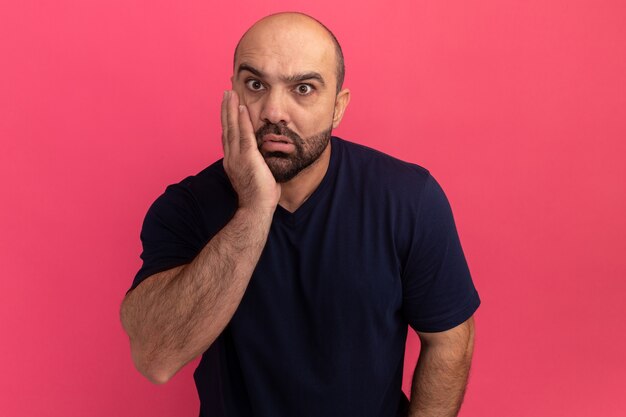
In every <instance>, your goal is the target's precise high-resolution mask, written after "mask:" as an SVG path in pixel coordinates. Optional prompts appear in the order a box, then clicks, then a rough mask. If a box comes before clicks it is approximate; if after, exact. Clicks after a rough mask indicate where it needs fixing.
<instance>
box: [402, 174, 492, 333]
mask: <svg viewBox="0 0 626 417" xmlns="http://www.w3.org/2000/svg"><path fill="white" fill-rule="evenodd" d="M412 229H413V232H412V233H413V237H412V239H411V245H410V249H409V254H408V259H407V262H406V265H405V268H404V270H403V274H402V280H403V284H402V285H403V307H402V309H403V314H404V316H405V319H406V320H407V322H408V323H409V325H410V326H411V327H413V329H415V330H416V331H423V332H440V331H445V330H449V329H451V328H453V327H455V326H457V325H459V324H461V323H463V322H464V321H465V320H467V319H468V318H470V317H471V316H472V314H473V313H474V311H476V309H477V308H478V306H479V305H480V298H479V296H478V293H477V291H476V289H475V287H474V284H473V282H472V277H471V275H470V272H469V268H468V266H467V262H466V260H465V256H464V254H463V249H462V248H461V243H460V240H459V236H458V233H457V230H456V226H455V223H454V218H453V216H452V210H451V208H450V204H449V203H448V199H447V198H446V196H445V194H444V192H443V190H442V189H441V187H440V186H439V184H438V183H437V182H436V181H435V179H434V178H433V177H432V176H430V175H429V176H428V178H427V180H426V183H425V185H424V189H423V192H422V195H421V197H420V200H419V206H418V213H417V217H416V222H415V223H414V225H413V227H412Z"/></svg>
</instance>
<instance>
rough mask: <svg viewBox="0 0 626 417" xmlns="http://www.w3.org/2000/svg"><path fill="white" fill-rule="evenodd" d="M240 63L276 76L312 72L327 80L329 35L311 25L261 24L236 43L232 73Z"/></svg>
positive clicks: (332, 60) (331, 53)
mask: <svg viewBox="0 0 626 417" xmlns="http://www.w3.org/2000/svg"><path fill="white" fill-rule="evenodd" d="M242 63H246V64H249V65H251V66H253V67H254V68H257V69H259V70H261V71H262V72H263V73H266V74H268V75H276V76H278V75H292V74H296V73H301V72H308V71H315V72H318V73H320V74H322V75H323V76H324V78H328V81H331V80H332V79H334V77H333V76H332V74H334V71H335V68H336V56H335V49H334V44H333V42H332V40H331V38H330V35H328V33H327V32H326V31H325V30H324V29H323V28H321V27H316V25H315V24H313V23H311V22H306V21H304V22H303V21H299V22H295V23H294V22H293V21H292V22H285V21H284V20H283V21H273V22H263V21H261V22H259V23H257V24H256V25H255V26H253V27H252V28H251V29H250V30H249V31H248V32H246V34H245V35H244V36H243V38H242V39H241V41H240V43H239V46H238V48H237V55H236V57H235V71H237V68H238V67H239V65H240V64H242Z"/></svg>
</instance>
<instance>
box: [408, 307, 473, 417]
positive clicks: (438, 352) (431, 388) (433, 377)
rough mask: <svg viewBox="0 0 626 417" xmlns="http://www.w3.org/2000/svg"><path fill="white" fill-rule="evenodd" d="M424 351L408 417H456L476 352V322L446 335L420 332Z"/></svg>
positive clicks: (457, 328)
mask: <svg viewBox="0 0 626 417" xmlns="http://www.w3.org/2000/svg"><path fill="white" fill-rule="evenodd" d="M418 336H419V338H420V341H421V345H422V346H421V350H420V355H419V359H418V361H417V366H416V367H415V373H414V375H413V384H412V387H411V403H410V406H409V417H455V416H456V415H457V414H458V412H459V409H460V408H461V403H462V402H463V395H464V393H465V387H466V385H467V378H468V375H469V370H470V364H471V361H472V354H473V351H474V319H473V317H470V318H469V319H468V320H466V321H465V322H464V323H462V324H460V325H458V326H456V327H454V328H452V329H450V330H446V331H443V332H437V333H426V332H418Z"/></svg>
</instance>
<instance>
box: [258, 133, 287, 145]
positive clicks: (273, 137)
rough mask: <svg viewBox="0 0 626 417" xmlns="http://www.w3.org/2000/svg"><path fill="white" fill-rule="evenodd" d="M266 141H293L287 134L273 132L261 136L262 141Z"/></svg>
mask: <svg viewBox="0 0 626 417" xmlns="http://www.w3.org/2000/svg"><path fill="white" fill-rule="evenodd" d="M266 142H274V143H286V144H293V141H292V140H291V139H289V138H288V137H287V136H281V135H274V134H273V133H268V134H267V135H265V136H263V143H266Z"/></svg>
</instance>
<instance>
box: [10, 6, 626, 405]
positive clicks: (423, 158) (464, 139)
mask: <svg viewBox="0 0 626 417" xmlns="http://www.w3.org/2000/svg"><path fill="white" fill-rule="evenodd" d="M314 3H315V2H311V1H306V2H305V1H278V0H276V1H267V2H265V3H264V4H258V3H257V2H252V1H233V2H220V3H217V2H215V4H211V2H208V1H185V2H175V1H155V0H124V1H120V0H106V1H105V0H93V1H71V0H54V1H52V0H50V1H33V0H19V1H11V2H10V1H6V2H2V5H0V57H1V58H0V59H1V65H0V115H1V116H0V138H1V144H2V148H1V151H0V181H1V184H0V185H1V189H0V190H1V193H0V196H1V197H0V198H1V204H0V233H1V236H2V237H1V238H0V257H1V258H0V259H1V264H0V274H2V277H1V279H0V335H2V340H1V342H0V415H2V416H55V417H56V416H59V417H60V416H64V417H67V416H102V417H104V416H122V417H123V416H138V415H142V416H143V415H146V416H147V415H149V416H153V417H158V416H196V415H197V409H198V400H197V397H196V392H195V388H194V385H193V381H192V379H191V373H192V368H193V367H188V368H187V369H185V370H183V371H182V372H181V373H180V374H178V375H177V376H176V377H175V378H174V379H173V380H172V381H171V382H170V383H168V384H166V385H164V386H154V385H151V384H150V383H149V382H148V381H147V380H145V379H144V378H143V377H141V376H140V375H139V374H138V373H137V372H136V371H135V370H134V368H133V366H132V363H131V359H130V354H129V348H128V341H127V339H126V337H125V335H124V333H123V331H122V329H121V326H120V324H119V319H118V308H119V305H120V301H121V299H122V297H123V295H124V293H125V291H126V289H127V288H128V287H129V285H130V283H131V280H132V277H133V275H134V273H135V272H136V270H137V269H138V267H139V265H140V260H139V252H140V249H141V248H140V242H139V231H140V227H141V222H142V219H143V216H144V214H145V211H146V210H147V208H148V206H149V204H150V203H151V202H152V201H153V200H154V199H155V198H156V197H157V196H158V195H159V194H160V193H161V192H162V191H163V190H164V188H165V186H166V185H167V184H169V183H173V182H177V181H179V180H180V179H182V178H183V177H185V176H186V175H188V174H192V173H195V172H197V171H199V170H200V169H201V168H203V167H204V166H206V165H207V164H209V163H210V162H212V161H214V160H215V159H217V158H219V157H221V149H220V139H219V134H220V127H219V103H220V98H221V95H222V91H223V90H224V89H226V88H228V87H229V82H228V78H229V76H230V74H231V65H232V51H233V48H234V46H235V44H236V42H237V40H238V38H239V36H240V35H241V34H242V32H243V31H244V30H245V29H246V28H247V27H248V26H249V25H250V24H251V23H253V22H254V21H255V20H256V19H257V18H259V17H261V16H263V15H266V14H268V13H271V12H275V11H280V10H285V9H291V10H294V9H295V10H301V11H305V12H309V13H311V14H313V15H314V16H317V17H318V18H319V19H321V20H322V21H323V22H325V23H326V24H327V25H328V26H329V27H330V28H331V29H333V30H334V31H335V33H336V35H337V36H338V38H339V39H340V41H341V42H342V44H343V47H344V51H345V56H346V63H347V77H346V86H348V87H349V88H351V90H352V103H351V105H350V107H349V108H348V111H347V114H346V117H345V119H344V123H343V125H342V126H341V127H340V128H339V129H338V130H337V131H336V134H338V135H339V136H342V137H345V138H347V139H351V140H354V141H357V142H361V143H363V144H366V145H370V146H373V147H376V148H378V149H380V150H382V151H385V152H387V153H389V154H392V155H395V156H398V157H401V158H403V159H405V160H409V161H412V162H416V163H419V164H421V165H423V166H425V167H427V168H429V169H430V170H431V171H432V172H433V173H434V175H435V176H436V177H437V178H438V179H439V181H440V182H441V183H442V185H443V186H444V188H445V190H446V191H447V193H448V196H449V199H450V201H451V203H452V206H453V209H454V212H455V215H456V219H457V224H458V229H459V232H460V235H461V239H462V242H463V245H464V248H465V251H466V255H467V258H468V260H469V263H470V267H471V270H472V272H473V276H474V279H475V283H476V286H477V287H478V289H479V291H480V294H481V297H482V300H483V305H482V307H481V308H480V310H479V312H478V313H477V339H476V353H475V360H474V365H473V374H472V377H471V381H470V385H469V388H468V394H467V398H466V402H465V405H464V408H463V410H462V412H461V416H463V417H470V416H483V417H484V416H507V417H516V416H520V417H527V416H568V417H578V416H604V417H617V416H620V417H621V416H624V415H626V396H625V395H624V392H625V388H626V387H625V386H624V385H625V384H624V382H623V381H624V375H625V373H626V363H625V359H624V358H625V351H626V337H625V332H624V330H625V325H624V321H625V320H624V319H625V317H626V307H625V306H624V301H623V299H624V294H625V291H626V284H625V278H626V256H624V250H625V249H626V243H625V237H626V220H625V217H626V216H625V213H626V192H625V180H626V164H625V163H624V160H625V156H626V152H625V151H626V145H625V141H624V139H625V138H626V121H625V119H626V58H625V56H626V52H625V51H626V24H625V22H626V6H624V4H625V3H624V2H623V1H621V0H615V1H608V0H586V1H580V0H578V1H576V0H567V1H566V0H560V1H545V0H542V1H539V0H535V1H513V0H482V1H466V0H463V1H461V0H454V1H410V0H405V1H395V2H390V1H376V2H363V1H358V2H356V1H354V2H340V1H336V0H333V1H332V2H331V1H322V2H317V3H315V5H314ZM417 349H418V343H417V341H416V338H415V337H414V336H412V337H411V339H410V340H409V351H408V352H409V353H408V354H407V369H411V368H412V367H413V363H414V361H415V358H416V356H417ZM405 382H407V384H406V386H408V375H407V381H405Z"/></svg>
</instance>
